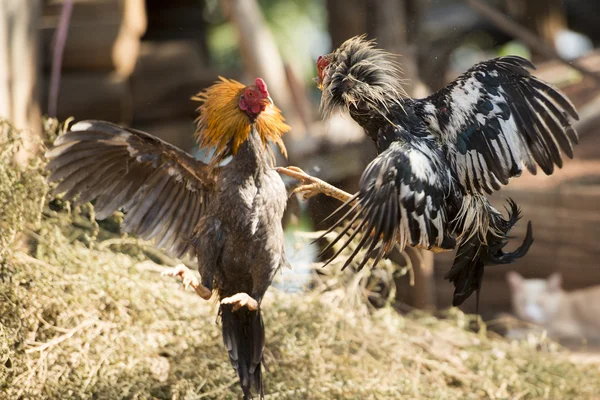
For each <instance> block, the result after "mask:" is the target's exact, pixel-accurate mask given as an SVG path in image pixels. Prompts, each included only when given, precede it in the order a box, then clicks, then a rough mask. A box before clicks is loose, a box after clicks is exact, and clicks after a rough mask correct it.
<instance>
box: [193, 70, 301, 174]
mask: <svg viewBox="0 0 600 400" xmlns="http://www.w3.org/2000/svg"><path fill="white" fill-rule="evenodd" d="M244 88H245V86H244V85H242V84H241V83H239V82H237V81H235V80H233V79H225V78H222V77H219V81H217V82H216V83H215V84H214V85H212V86H210V87H208V88H207V89H205V90H204V91H202V92H200V93H198V94H197V95H196V96H194V97H192V100H196V101H199V102H201V103H202V104H201V105H200V106H199V107H198V109H197V111H198V112H199V113H200V116H199V117H198V118H197V119H196V123H197V124H198V128H197V129H196V133H195V137H196V141H197V142H198V146H200V147H201V148H205V149H210V148H214V155H213V158H212V160H211V164H213V165H216V164H217V163H218V162H220V161H221V160H223V159H224V158H225V157H227V156H229V155H234V156H235V155H236V154H237V152H238V150H239V149H240V146H241V145H242V143H244V142H245V141H247V140H248V135H249V134H250V129H251V125H252V124H254V126H255V128H256V131H257V132H258V135H259V136H260V138H261V141H262V143H263V145H264V146H265V148H266V149H267V151H268V154H269V159H270V161H271V162H274V160H275V156H274V154H273V152H272V150H271V148H270V147H269V145H268V142H269V141H271V142H273V143H275V144H276V145H277V146H278V147H279V150H280V151H281V153H282V154H283V155H284V156H285V157H287V150H286V148H285V145H284V143H283V140H282V138H281V136H282V135H283V134H284V133H286V132H288V131H289V130H290V127H289V126H288V125H287V124H286V123H285V119H284V118H283V116H282V115H281V111H280V110H279V108H277V107H275V106H274V105H269V106H267V108H266V109H265V110H264V111H263V112H261V113H260V114H258V115H257V116H256V118H254V120H253V121H252V120H251V119H250V117H249V116H248V114H246V113H245V112H244V111H243V110H241V109H240V107H239V100H240V96H241V94H242V91H243V90H244Z"/></svg>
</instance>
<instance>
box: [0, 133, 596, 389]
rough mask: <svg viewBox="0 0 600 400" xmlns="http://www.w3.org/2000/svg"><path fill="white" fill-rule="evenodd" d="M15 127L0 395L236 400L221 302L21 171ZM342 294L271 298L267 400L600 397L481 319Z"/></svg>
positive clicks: (5, 168) (6, 201)
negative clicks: (475, 326) (478, 323)
mask: <svg viewBox="0 0 600 400" xmlns="http://www.w3.org/2000/svg"><path fill="white" fill-rule="evenodd" d="M9 131H10V129H9V126H8V125H5V131H4V136H0V148H2V149H3V150H2V151H3V153H1V154H2V159H0V206H1V207H2V212H1V214H0V224H1V225H0V227H1V230H0V245H1V246H2V247H0V263H1V267H2V280H1V281H0V398H2V399H4V398H6V399H67V398H68V399H90V398H93V399H121V398H123V399H236V398H239V397H240V391H239V389H238V384H237V378H236V376H235V373H234V371H233V369H232V368H231V366H230V365H229V362H228V359H227V354H226V351H225V349H224V347H223V345H222V342H221V337H220V328H219V326H218V325H217V324H216V323H215V320H216V305H215V304H214V303H207V302H204V301H202V300H201V299H200V298H198V297H197V296H196V295H195V294H193V293H192V292H185V291H183V290H182V289H181V287H180V286H181V285H180V283H179V282H177V281H176V280H174V279H164V278H161V277H160V272H161V271H162V270H163V269H164V268H165V267H164V266H162V265H159V264H157V263H156V262H155V261H157V260H158V258H157V257H156V253H155V252H152V251H150V250H149V248H148V247H146V246H145V245H144V244H143V243H141V242H138V241H137V240H135V239H131V238H127V237H122V236H120V235H119V234H117V233H115V230H116V229H115V226H117V225H118V220H119V218H118V216H117V217H115V218H113V220H111V221H108V222H106V223H101V224H100V225H98V224H96V223H95V222H94V219H93V209H92V207H91V206H89V205H87V206H84V207H81V208H80V209H77V210H69V208H68V204H63V203H61V202H60V201H52V202H50V201H49V200H50V199H49V198H47V194H46V192H47V188H46V186H45V184H44V183H43V179H42V177H41V174H40V172H39V171H40V170H39V166H32V167H31V168H29V169H19V168H16V167H14V166H13V165H12V164H11V163H10V161H9V160H10V159H11V150H7V149H8V148H12V147H13V146H14V145H15V143H16V139H15V137H14V134H12V133H7V132H9ZM19 232H22V233H19ZM340 290H343V289H340V288H338V289H337V290H334V291H326V292H322V291H319V292H317V291H313V292H310V293H307V294H294V295H290V294H286V293H282V292H279V291H277V290H274V289H273V290H270V291H269V293H268V296H267V297H266V299H265V303H264V316H265V324H266V330H267V349H266V357H265V358H266V364H267V366H268V371H267V372H266V373H265V382H266V392H267V394H268V396H267V398H271V399H274V398H279V399H387V398H390V399H391V398H394V399H395V398H407V399H413V398H435V399H480V398H499V399H502V398H530V399H539V398H549V399H552V398H594V397H595V396H596V395H597V394H598V393H600V379H598V376H599V373H600V370H599V369H598V368H597V367H596V366H589V365H588V366H585V367H583V366H578V365H575V364H573V363H571V362H569V361H568V360H567V358H566V355H565V353H563V352H562V351H561V350H560V349H559V348H558V346H556V345H554V344H552V343H548V342H545V341H540V340H530V341H524V342H517V341H513V342H508V341H506V340H504V339H502V338H500V337H495V336H493V335H491V334H486V333H485V332H484V331H482V332H480V333H477V334H476V333H472V332H469V331H467V330H466V329H465V327H466V326H468V325H469V323H470V322H471V321H472V318H471V317H470V316H467V315H464V314H462V313H460V312H458V311H451V312H449V313H448V315H447V318H445V319H437V318H434V317H432V316H430V315H426V314H423V315H419V314H414V315H410V316H401V315H399V314H398V313H396V312H395V311H394V310H393V309H392V308H391V307H384V308H382V309H380V310H377V311H373V310H370V309H367V308H366V307H367V306H364V307H361V306H360V305H357V304H356V302H347V301H344V300H345V299H347V295H346V294H345V293H341V292H340ZM336 300H338V301H336ZM340 300H341V301H340Z"/></svg>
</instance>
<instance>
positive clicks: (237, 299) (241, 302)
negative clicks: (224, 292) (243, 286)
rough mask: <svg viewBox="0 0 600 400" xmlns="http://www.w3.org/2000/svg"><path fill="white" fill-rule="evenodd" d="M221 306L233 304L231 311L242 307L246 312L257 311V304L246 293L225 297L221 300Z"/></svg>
mask: <svg viewBox="0 0 600 400" xmlns="http://www.w3.org/2000/svg"><path fill="white" fill-rule="evenodd" d="M221 304H233V311H237V310H239V309H240V308H242V307H246V308H248V310H251V311H256V310H258V302H257V301H256V300H255V299H253V298H252V297H250V296H249V295H248V294H246V293H237V294H234V295H233V296H230V297H225V298H224V299H223V300H221Z"/></svg>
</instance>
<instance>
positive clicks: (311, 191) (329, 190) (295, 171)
mask: <svg viewBox="0 0 600 400" xmlns="http://www.w3.org/2000/svg"><path fill="white" fill-rule="evenodd" d="M277 172H279V173H280V174H284V175H287V176H290V177H292V178H294V179H297V180H299V181H300V182H302V185H300V186H298V187H297V188H296V189H294V191H293V192H292V194H294V193H304V194H303V197H304V200H306V199H308V198H310V197H312V196H314V195H317V194H319V193H323V194H324V195H326V196H329V197H333V198H335V199H338V200H339V201H341V202H343V203H345V202H346V201H348V200H349V199H350V198H351V197H352V195H351V194H350V193H347V192H344V191H343V190H341V189H338V188H336V187H335V186H333V185H331V184H329V183H327V182H325V181H323V180H321V179H319V178H315V177H314V176H310V175H308V174H307V173H306V172H304V171H302V170H301V169H300V168H298V167H287V168H284V167H278V168H277Z"/></svg>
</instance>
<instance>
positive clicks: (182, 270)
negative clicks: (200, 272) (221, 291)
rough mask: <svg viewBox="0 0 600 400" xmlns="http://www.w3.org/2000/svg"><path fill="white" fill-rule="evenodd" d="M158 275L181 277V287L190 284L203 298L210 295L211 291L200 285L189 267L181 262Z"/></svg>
mask: <svg viewBox="0 0 600 400" xmlns="http://www.w3.org/2000/svg"><path fill="white" fill-rule="evenodd" d="M160 275H161V276H179V277H181V279H182V280H183V287H184V288H186V289H187V288H188V286H191V287H192V288H194V290H195V291H196V293H197V294H198V296H200V297H202V298H203V299H204V300H208V299H210V297H211V296H212V291H211V290H210V289H208V288H207V287H205V286H204V285H202V284H201V283H200V280H199V279H198V278H197V277H196V276H195V275H194V274H193V273H192V271H190V269H189V268H188V267H186V266H185V265H183V264H179V265H176V266H175V267H173V268H171V269H169V270H168V271H164V272H162V273H161V274H160Z"/></svg>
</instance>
